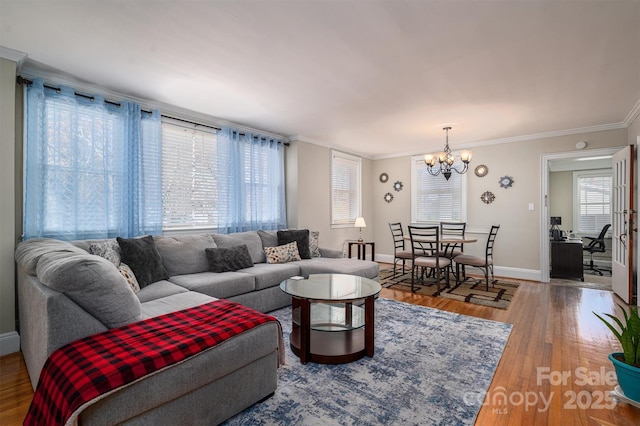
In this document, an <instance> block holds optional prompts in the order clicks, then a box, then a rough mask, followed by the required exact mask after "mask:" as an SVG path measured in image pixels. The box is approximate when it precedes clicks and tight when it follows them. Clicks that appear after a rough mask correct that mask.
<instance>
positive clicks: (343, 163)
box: [331, 151, 362, 226]
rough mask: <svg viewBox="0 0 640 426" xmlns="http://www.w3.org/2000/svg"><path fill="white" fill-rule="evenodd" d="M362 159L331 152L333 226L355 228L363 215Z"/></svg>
mask: <svg viewBox="0 0 640 426" xmlns="http://www.w3.org/2000/svg"><path fill="white" fill-rule="evenodd" d="M361 176H362V159H361V158H359V157H355V156H353V155H349V154H345V153H342V152H338V151H331V225H332V226H353V224H354V223H355V221H356V217H359V216H361V215H362V189H361V179H362V177H361Z"/></svg>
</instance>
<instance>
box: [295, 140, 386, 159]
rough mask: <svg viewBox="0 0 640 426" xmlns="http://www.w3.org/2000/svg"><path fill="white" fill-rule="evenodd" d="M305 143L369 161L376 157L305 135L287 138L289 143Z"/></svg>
mask: <svg viewBox="0 0 640 426" xmlns="http://www.w3.org/2000/svg"><path fill="white" fill-rule="evenodd" d="M296 141H298V142H305V143H309V144H312V145H318V146H321V147H324V148H329V149H335V150H336V151H340V152H344V153H345V154H351V155H356V156H358V157H362V158H366V159H368V160H374V159H375V158H374V156H373V155H371V154H367V153H366V152H360V151H351V150H348V149H345V147H343V146H339V145H334V144H331V143H327V142H324V141H321V140H318V139H314V138H309V137H307V136H303V135H290V136H287V142H296Z"/></svg>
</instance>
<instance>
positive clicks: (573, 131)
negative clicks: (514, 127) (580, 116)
mask: <svg viewBox="0 0 640 426" xmlns="http://www.w3.org/2000/svg"><path fill="white" fill-rule="evenodd" d="M627 127H628V125H627V124H625V123H611V124H601V125H598V126H589V127H580V128H577V129H565V130H554V131H552V132H544V133H534V134H531V135H522V136H512V137H508V138H501V139H487V140H482V141H475V142H466V143H462V144H461V143H456V151H459V150H461V149H470V148H474V147H479V146H489V145H502V144H508V143H516V142H526V141H532V140H538V139H548V138H556V137H560V136H570V135H578V134H581V133H593V132H602V131H607V130H618V129H626V128H627ZM422 154H424V152H404V153H398V154H389V155H374V156H373V158H372V159H373V160H385V159H389V158H398V157H406V156H410V155H422Z"/></svg>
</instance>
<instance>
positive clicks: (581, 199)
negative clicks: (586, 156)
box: [574, 172, 612, 233]
mask: <svg viewBox="0 0 640 426" xmlns="http://www.w3.org/2000/svg"><path fill="white" fill-rule="evenodd" d="M575 176H576V182H577V188H576V189H577V191H576V192H577V193H578V204H579V206H578V211H579V217H578V221H577V223H578V229H577V231H578V232H579V233H598V232H600V230H601V229H602V227H603V226H604V225H606V224H608V223H611V179H612V178H611V173H609V172H599V173H598V172H596V173H586V174H585V173H580V172H576V175H575ZM574 226H575V225H574Z"/></svg>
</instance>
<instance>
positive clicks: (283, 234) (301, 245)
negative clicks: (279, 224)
mask: <svg viewBox="0 0 640 426" xmlns="http://www.w3.org/2000/svg"><path fill="white" fill-rule="evenodd" d="M293 241H295V242H297V243H298V252H299V253H300V257H301V258H302V259H311V252H310V250H309V230H308V229H289V230H287V231H278V245H279V246H282V245H284V244H288V243H291V242H293Z"/></svg>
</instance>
